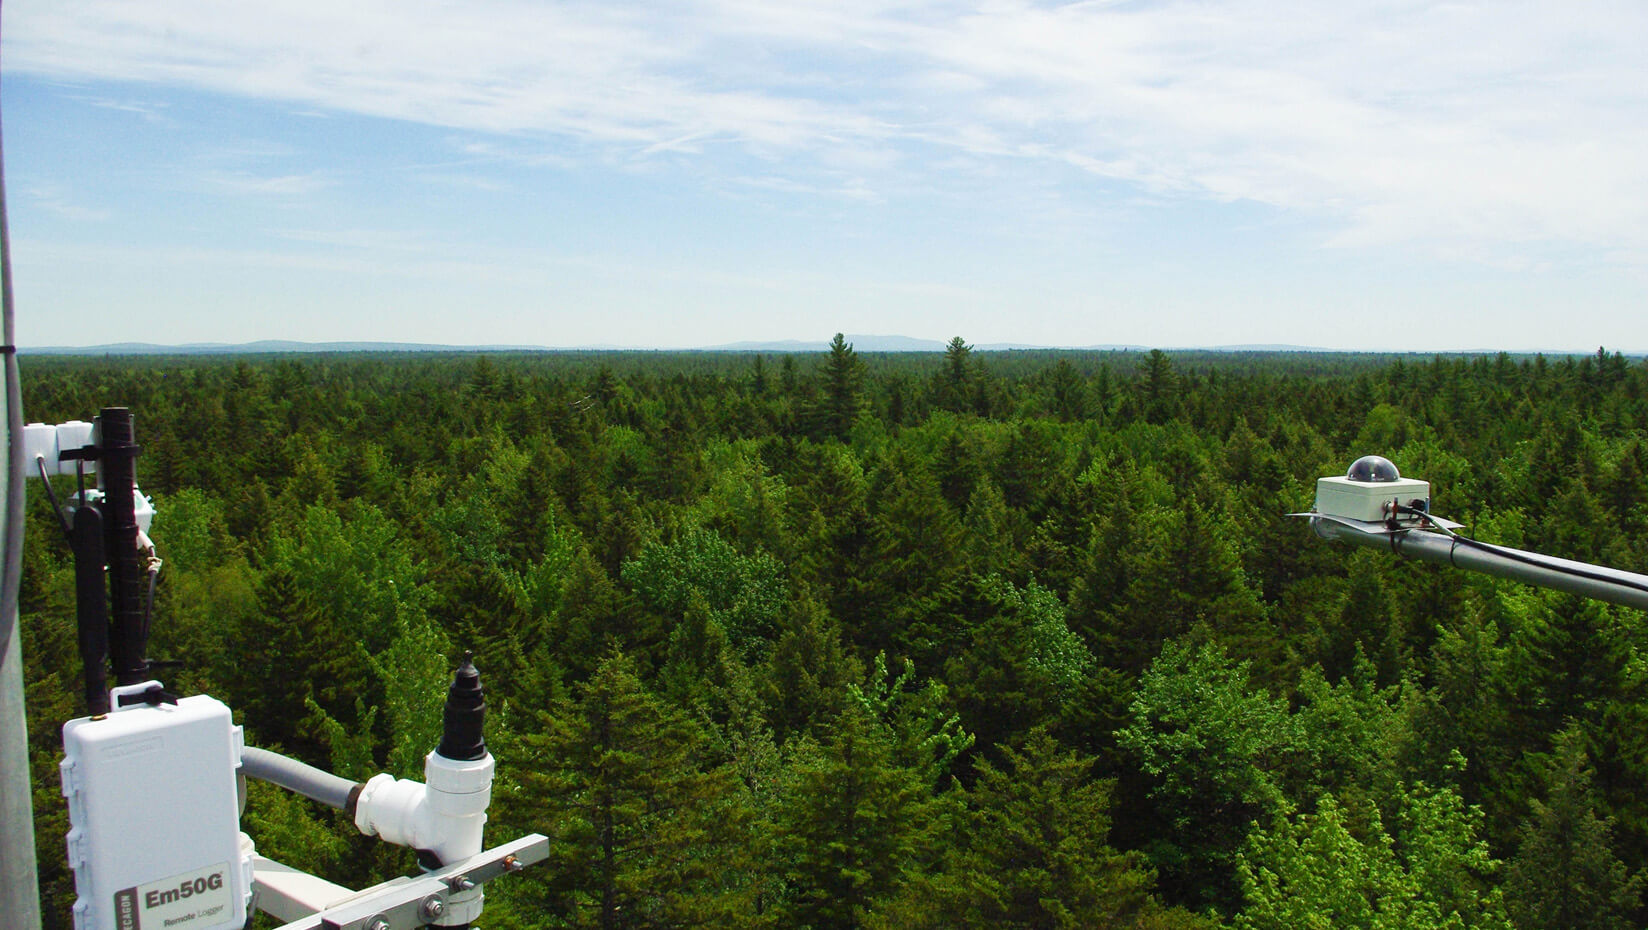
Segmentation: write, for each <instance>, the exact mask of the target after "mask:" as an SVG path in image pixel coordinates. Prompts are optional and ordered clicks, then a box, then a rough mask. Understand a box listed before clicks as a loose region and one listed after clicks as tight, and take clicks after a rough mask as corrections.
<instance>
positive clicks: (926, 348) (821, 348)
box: [18, 335, 1638, 357]
mask: <svg viewBox="0 0 1648 930" xmlns="http://www.w3.org/2000/svg"><path fill="white" fill-rule="evenodd" d="M844 338H845V339H846V340H847V342H848V343H850V344H851V345H852V346H853V349H854V350H855V351H858V352H943V351H944V347H945V346H946V345H948V344H949V341H948V340H938V339H917V338H914V337H911V336H898V335H845V336H844ZM829 347H830V340H829V339H828V338H826V339H817V340H804V339H782V340H771V341H766V342H759V341H757V342H733V343H727V344H725V345H715V346H703V347H700V348H692V349H660V348H658V347H656V346H618V345H586V346H531V345H477V346H463V345H433V344H427V343H417V342H294V341H291V340H285V339H266V340H262V341H259V342H246V343H239V344H231V343H223V342H191V343H185V344H183V345H158V344H156V343H150V342H116V343H110V344H107V345H97V346H21V347H19V348H18V352H20V353H21V354H24V355H274V354H282V353H297V352H308V353H324V352H337V353H344V352H350V353H359V352H774V353H805V352H825V351H828V350H829ZM1153 348H1160V349H1162V350H1164V351H1169V352H1319V353H1342V352H1359V353H1369V352H1371V353H1375V354H1379V353H1383V352H1399V353H1401V354H1411V352H1412V350H1411V349H1403V350H1395V349H1388V350H1380V349H1365V350H1348V349H1325V348H1321V347H1317V346H1295V345H1282V344H1263V345H1258V344H1252V345H1218V346H1144V345H1121V344H1112V345H1085V346H1055V345H1038V344H1032V343H1016V342H995V343H977V344H975V345H973V349H974V350H975V351H979V352H1011V351H1059V350H1065V351H1076V352H1148V351H1150V350H1151V349H1153ZM1496 352H1497V350H1493V349H1481V350H1444V351H1441V352H1440V354H1443V355H1452V356H1475V355H1494V354H1496ZM1513 354H1515V355H1531V354H1533V353H1532V352H1517V353H1513ZM1545 354H1547V355H1553V356H1561V355H1568V354H1575V353H1567V352H1562V351H1549V352H1546V353H1545ZM1578 354H1583V353H1578ZM1626 354H1627V356H1628V357H1637V355H1638V353H1626Z"/></svg>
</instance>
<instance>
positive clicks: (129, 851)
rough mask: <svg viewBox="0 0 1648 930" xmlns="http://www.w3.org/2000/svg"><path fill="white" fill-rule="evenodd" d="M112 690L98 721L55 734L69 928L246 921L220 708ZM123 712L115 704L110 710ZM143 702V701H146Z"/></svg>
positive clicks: (232, 764) (193, 929)
mask: <svg viewBox="0 0 1648 930" xmlns="http://www.w3.org/2000/svg"><path fill="white" fill-rule="evenodd" d="M160 694H161V691H160V685H159V683H158V682H144V683H142V684H137V685H130V686H126V687H117V688H115V689H113V691H112V693H111V695H110V696H111V698H112V703H113V705H114V706H113V708H112V710H111V711H110V713H108V714H107V715H105V716H102V717H101V718H99V717H80V718H77V719H75V720H71V721H69V722H68V723H67V724H65V725H64V727H63V751H64V759H63V763H62V766H61V769H62V775H63V794H64V795H65V796H66V797H67V798H68V800H69V822H70V824H71V825H72V829H70V830H69V835H68V847H69V864H70V865H71V866H72V867H73V868H74V885H75V892H76V894H77V900H76V901H75V905H74V926H75V930H228V928H238V927H241V926H244V925H245V923H246V908H247V904H248V901H249V899H250V897H251V890H252V859H251V855H250V850H249V849H243V848H242V845H241V841H240V804H239V798H238V791H237V788H236V782H235V778H236V772H235V770H236V768H238V767H239V765H240V753H241V729H240V727H237V726H235V725H234V722H233V720H232V719H231V716H230V712H229V708H228V707H227V706H225V705H224V704H223V702H221V701H219V700H217V699H215V698H211V697H207V696H205V695H198V696H195V697H186V698H182V699H181V700H177V701H176V703H167V702H166V698H164V697H161V696H160ZM122 702H126V706H122ZM150 702H154V703H150Z"/></svg>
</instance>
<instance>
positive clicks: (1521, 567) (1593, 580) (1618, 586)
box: [1310, 517, 1648, 610]
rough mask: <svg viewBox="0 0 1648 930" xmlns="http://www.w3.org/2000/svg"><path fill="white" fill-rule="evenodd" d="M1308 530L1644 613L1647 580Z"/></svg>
mask: <svg viewBox="0 0 1648 930" xmlns="http://www.w3.org/2000/svg"><path fill="white" fill-rule="evenodd" d="M1310 525H1311V527H1312V528H1313V529H1314V530H1315V531H1316V535H1318V536H1321V537H1322V538H1323V539H1333V540H1338V541H1339V542H1345V543H1350V544H1351V545H1353V546H1361V547H1363V548H1366V549H1381V550H1384V551H1386V552H1393V553H1395V554H1397V555H1399V556H1402V557H1404V558H1409V559H1418V560H1420V561H1422V562H1434V563H1436V564H1438V565H1451V566H1453V567H1455V568H1463V569H1468V570H1470V571H1475V572H1482V573H1483V574H1487V575H1494V576H1497V577H1499V578H1508V579H1510V580H1512V581H1520V582H1522V583H1524V584H1531V585H1534V586H1536V587H1540V588H1551V589H1553V590H1557V591H1566V592H1568V593H1569V594H1578V595H1580V596H1581V597H1589V598H1593V599H1595V600H1599V601H1606V602H1608V603H1610V604H1621V605H1624V606H1626V607H1635V608H1637V609H1639V610H1648V575H1638V574H1636V573H1634V572H1622V571H1620V570H1618V569H1614V568H1607V567H1605V566H1601V565H1592V564H1590V563H1588V562H1574V561H1571V560H1569V559H1559V558H1555V557H1553V556H1548V555H1541V554H1540V553H1537V552H1525V551H1523V550H1521V549H1511V548H1507V547H1505V546H1489V547H1482V548H1479V547H1477V546H1473V545H1470V544H1469V543H1468V542H1467V541H1464V540H1459V539H1454V538H1452V537H1449V536H1446V535H1444V534H1442V533H1432V532H1426V531H1422V530H1417V529H1412V530H1397V531H1394V532H1389V533H1370V532H1368V531H1367V530H1366V529H1361V528H1358V527H1356V526H1351V525H1347V524H1345V523H1343V522H1341V521H1339V520H1336V519H1333V518H1324V517H1313V518H1312V519H1311V521H1310Z"/></svg>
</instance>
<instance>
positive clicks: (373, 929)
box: [366, 914, 389, 930]
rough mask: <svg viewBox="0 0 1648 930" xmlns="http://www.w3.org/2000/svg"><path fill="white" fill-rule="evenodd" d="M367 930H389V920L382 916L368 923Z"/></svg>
mask: <svg viewBox="0 0 1648 930" xmlns="http://www.w3.org/2000/svg"><path fill="white" fill-rule="evenodd" d="M366 930H389V918H387V917H385V916H383V915H382V914H379V915H377V916H376V917H373V918H372V919H371V920H368V921H367V922H366Z"/></svg>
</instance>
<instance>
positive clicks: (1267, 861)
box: [1236, 785, 1511, 930]
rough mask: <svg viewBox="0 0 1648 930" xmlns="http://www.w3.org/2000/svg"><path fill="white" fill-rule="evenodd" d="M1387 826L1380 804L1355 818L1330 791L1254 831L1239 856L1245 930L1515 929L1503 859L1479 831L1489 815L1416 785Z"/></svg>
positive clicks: (1239, 918)
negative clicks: (1501, 886) (1497, 873)
mask: <svg viewBox="0 0 1648 930" xmlns="http://www.w3.org/2000/svg"><path fill="white" fill-rule="evenodd" d="M1400 801H1401V807H1400V810H1401V815H1400V817H1399V818H1398V824H1397V827H1396V829H1395V831H1394V835H1393V833H1391V832H1387V831H1386V829H1385V827H1384V825H1383V823H1382V822H1381V818H1380V815H1379V812H1378V810H1377V809H1371V810H1368V811H1367V812H1366V813H1365V816H1364V817H1362V818H1357V817H1356V816H1354V815H1353V814H1352V812H1351V811H1350V810H1348V809H1346V808H1344V807H1341V806H1340V805H1339V803H1338V802H1336V801H1335V800H1334V799H1333V797H1332V796H1331V795H1325V796H1323V797H1322V798H1321V799H1320V800H1319V801H1318V802H1317V805H1316V811H1315V812H1314V813H1289V814H1288V815H1286V816H1283V817H1280V818H1278V819H1277V821H1276V822H1275V824H1274V826H1272V827H1271V828H1269V829H1266V830H1262V831H1259V832H1256V833H1255V834H1253V836H1252V837H1251V838H1250V839H1249V841H1248V844H1247V848H1246V849H1244V850H1243V851H1242V853H1241V854H1240V856H1239V857H1238V859H1237V864H1236V868H1237V873H1238V874H1239V875H1240V877H1241V881H1242V889H1243V893H1244V895H1245V897H1246V900H1247V906H1246V907H1245V908H1244V909H1243V910H1242V911H1241V913H1240V914H1239V915H1238V916H1237V919H1236V927H1237V928H1238V930H1297V928H1302V927H1303V928H1320V930H1329V928H1340V927H1358V928H1368V930H1426V928H1438V930H1441V928H1459V930H1465V928H1494V930H1509V928H1510V926H1511V924H1510V922H1509V921H1508V920H1507V918H1506V916H1505V910H1504V905H1503V903H1502V901H1501V900H1500V894H1499V892H1498V890H1497V889H1492V888H1490V887H1489V886H1487V885H1486V879H1487V878H1488V877H1489V876H1490V875H1492V873H1493V872H1494V870H1495V869H1496V868H1497V866H1498V863H1497V862H1496V861H1495V860H1494V859H1493V858H1492V857H1490V856H1489V854H1488V849H1487V845H1486V844H1485V843H1483V842H1482V841H1481V840H1479V839H1478V838H1477V835H1476V834H1477V829H1478V825H1479V823H1480V820H1481V817H1480V814H1479V813H1477V812H1473V811H1471V810H1469V809H1467V808H1466V807H1465V806H1464V805H1463V804H1462V803H1461V802H1460V800H1459V797H1458V795H1456V794H1454V793H1453V792H1452V791H1451V790H1450V789H1446V788H1443V789H1437V790H1432V789H1429V788H1427V787H1426V786H1424V785H1416V786H1414V787H1413V788H1412V789H1410V790H1408V791H1405V792H1404V793H1403V794H1402V796H1401V799H1400Z"/></svg>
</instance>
